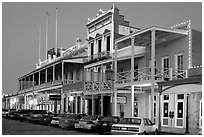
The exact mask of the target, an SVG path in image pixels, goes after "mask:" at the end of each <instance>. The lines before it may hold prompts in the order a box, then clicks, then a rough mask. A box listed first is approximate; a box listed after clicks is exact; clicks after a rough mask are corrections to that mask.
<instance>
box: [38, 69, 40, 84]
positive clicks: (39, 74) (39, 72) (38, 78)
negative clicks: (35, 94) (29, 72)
mask: <svg viewBox="0 0 204 137" xmlns="http://www.w3.org/2000/svg"><path fill="white" fill-rule="evenodd" d="M38 79H39V84H38V85H40V71H39V78H38Z"/></svg>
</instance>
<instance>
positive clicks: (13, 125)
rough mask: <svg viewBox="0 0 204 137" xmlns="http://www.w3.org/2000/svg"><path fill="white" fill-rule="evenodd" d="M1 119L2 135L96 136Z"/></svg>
mask: <svg viewBox="0 0 204 137" xmlns="http://www.w3.org/2000/svg"><path fill="white" fill-rule="evenodd" d="M97 134H98V133H90V132H88V133H86V132H78V131H75V130H68V129H62V128H57V127H53V126H47V125H40V124H33V123H26V122H20V121H19V120H10V119H5V118H2V135H97Z"/></svg>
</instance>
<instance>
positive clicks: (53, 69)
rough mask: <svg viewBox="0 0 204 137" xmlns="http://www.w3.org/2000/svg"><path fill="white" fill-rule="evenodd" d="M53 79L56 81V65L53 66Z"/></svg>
mask: <svg viewBox="0 0 204 137" xmlns="http://www.w3.org/2000/svg"><path fill="white" fill-rule="evenodd" d="M52 81H55V66H53V77H52Z"/></svg>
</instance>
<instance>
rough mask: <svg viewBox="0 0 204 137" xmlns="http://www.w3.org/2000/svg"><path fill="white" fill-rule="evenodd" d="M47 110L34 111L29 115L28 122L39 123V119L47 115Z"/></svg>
mask: <svg viewBox="0 0 204 137" xmlns="http://www.w3.org/2000/svg"><path fill="white" fill-rule="evenodd" d="M49 113H50V112H48V111H47V110H34V111H33V112H31V113H30V118H29V122H39V121H40V118H41V117H43V115H44V114H49Z"/></svg>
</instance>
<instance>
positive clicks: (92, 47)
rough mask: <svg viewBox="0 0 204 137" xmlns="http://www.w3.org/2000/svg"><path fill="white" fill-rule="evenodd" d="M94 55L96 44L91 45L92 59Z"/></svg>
mask: <svg viewBox="0 0 204 137" xmlns="http://www.w3.org/2000/svg"><path fill="white" fill-rule="evenodd" d="M93 54H94V43H91V57H93Z"/></svg>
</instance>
